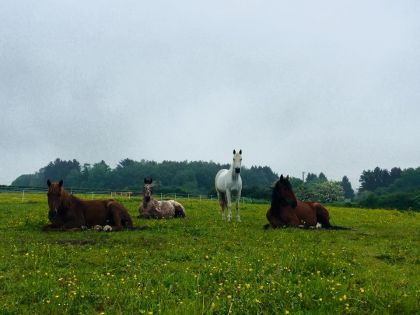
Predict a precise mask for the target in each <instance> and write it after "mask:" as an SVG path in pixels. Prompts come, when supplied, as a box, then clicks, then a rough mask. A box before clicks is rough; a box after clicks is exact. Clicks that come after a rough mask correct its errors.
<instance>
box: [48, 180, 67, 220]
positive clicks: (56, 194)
mask: <svg viewBox="0 0 420 315" xmlns="http://www.w3.org/2000/svg"><path fill="white" fill-rule="evenodd" d="M47 185H48V192H47V197H48V208H49V211H48V218H49V219H50V221H52V220H54V218H55V217H56V216H57V212H58V208H59V207H60V205H61V203H62V197H63V193H64V188H63V180H60V181H59V182H51V181H50V180H47Z"/></svg>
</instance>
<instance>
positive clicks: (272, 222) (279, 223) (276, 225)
mask: <svg viewBox="0 0 420 315" xmlns="http://www.w3.org/2000/svg"><path fill="white" fill-rule="evenodd" d="M266 217H267V220H268V222H270V225H271V226H272V227H273V229H275V228H281V227H283V226H284V225H285V224H284V222H282V221H281V220H280V218H278V217H275V216H274V215H273V214H272V213H271V208H270V209H268V211H267V214H266ZM264 228H266V229H267V228H268V226H264Z"/></svg>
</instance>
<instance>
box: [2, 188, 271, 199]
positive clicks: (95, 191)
mask: <svg viewBox="0 0 420 315" xmlns="http://www.w3.org/2000/svg"><path fill="white" fill-rule="evenodd" d="M47 191H48V189H47V188H46V187H26V186H4V185H0V193H21V194H22V201H24V200H25V194H28V193H32V194H46V193H47ZM69 192H70V193H71V194H84V195H90V196H91V199H94V198H95V196H97V195H102V196H104V195H109V196H110V197H111V198H114V197H126V198H128V199H131V198H132V197H141V196H142V195H143V194H142V193H140V192H133V191H129V190H110V189H89V188H70V189H69ZM154 196H155V198H156V199H159V198H160V200H164V199H177V198H184V199H198V200H217V195H211V194H196V193H163V192H156V193H155V194H154ZM241 202H242V203H267V202H269V201H268V200H263V199H254V198H249V197H246V196H241Z"/></svg>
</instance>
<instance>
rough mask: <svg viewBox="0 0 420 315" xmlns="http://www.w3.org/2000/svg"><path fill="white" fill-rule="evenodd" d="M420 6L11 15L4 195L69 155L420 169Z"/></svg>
mask: <svg viewBox="0 0 420 315" xmlns="http://www.w3.org/2000/svg"><path fill="white" fill-rule="evenodd" d="M419 17H420V1H386V0H382V1H366V0H364V1H353V0H352V1H335V0H331V1H279V0H276V1H261V0H260V1H243V0H241V1H239V0H238V1H226V0H223V1H214V0H213V1H208V2H206V3H205V2H203V1H181V0H180V1H134V0H133V1H104V0H95V1H68V0H67V1H55V0H50V1H35V0H33V1H20V0H3V1H1V2H0V106H1V113H0V114H1V115H0V184H10V183H11V182H12V181H13V180H14V179H15V178H16V177H17V176H19V175H21V174H25V173H33V172H35V171H37V170H38V169H39V168H41V167H43V166H45V165H46V164H48V162H49V161H51V160H54V159H55V158H57V157H59V158H61V159H73V158H75V159H77V160H78V161H80V162H81V163H85V162H87V163H93V162H98V161H100V160H102V159H103V160H105V161H106V162H107V163H108V164H110V165H111V167H115V166H116V164H117V163H118V162H119V161H120V160H122V159H124V158H127V157H128V158H131V159H134V160H140V159H147V160H156V161H162V160H178V161H179V160H205V161H208V160H212V161H215V162H221V163H227V162H230V161H231V158H232V150H233V149H234V148H236V149H242V150H243V164H244V165H245V166H248V167H250V166H252V165H268V166H270V167H271V168H272V169H273V170H274V171H275V172H277V173H278V174H282V173H283V174H290V175H292V176H296V177H301V176H302V171H305V172H314V173H317V174H318V173H319V172H321V171H322V172H324V173H325V174H326V176H327V177H328V178H330V179H335V180H341V178H342V176H343V175H347V176H348V177H349V178H350V179H351V181H352V183H353V185H354V186H355V185H358V179H359V176H360V174H361V172H362V171H363V170H364V169H373V168H374V167H375V166H380V167H383V168H391V167H393V166H400V167H402V168H406V167H418V166H420V143H419V135H420V18H419Z"/></svg>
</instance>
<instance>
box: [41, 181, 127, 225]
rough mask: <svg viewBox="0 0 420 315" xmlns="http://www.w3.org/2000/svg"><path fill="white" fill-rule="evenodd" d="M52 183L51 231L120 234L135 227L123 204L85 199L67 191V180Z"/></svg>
mask: <svg viewBox="0 0 420 315" xmlns="http://www.w3.org/2000/svg"><path fill="white" fill-rule="evenodd" d="M47 184H48V193H47V195H48V207H49V211H48V218H49V220H50V221H51V224H47V225H45V226H44V227H43V230H44V231H49V230H81V229H86V228H95V229H96V230H102V229H103V230H104V231H120V230H122V229H123V228H129V229H132V228H133V222H132V220H131V217H130V215H129V214H128V211H127V209H125V208H124V206H123V205H122V204H120V203H119V202H117V201H115V200H113V199H108V200H81V199H79V198H77V197H75V196H73V195H71V194H69V193H68V192H66V191H65V190H64V187H63V181H62V180H61V181H60V182H50V180H48V181H47Z"/></svg>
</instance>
